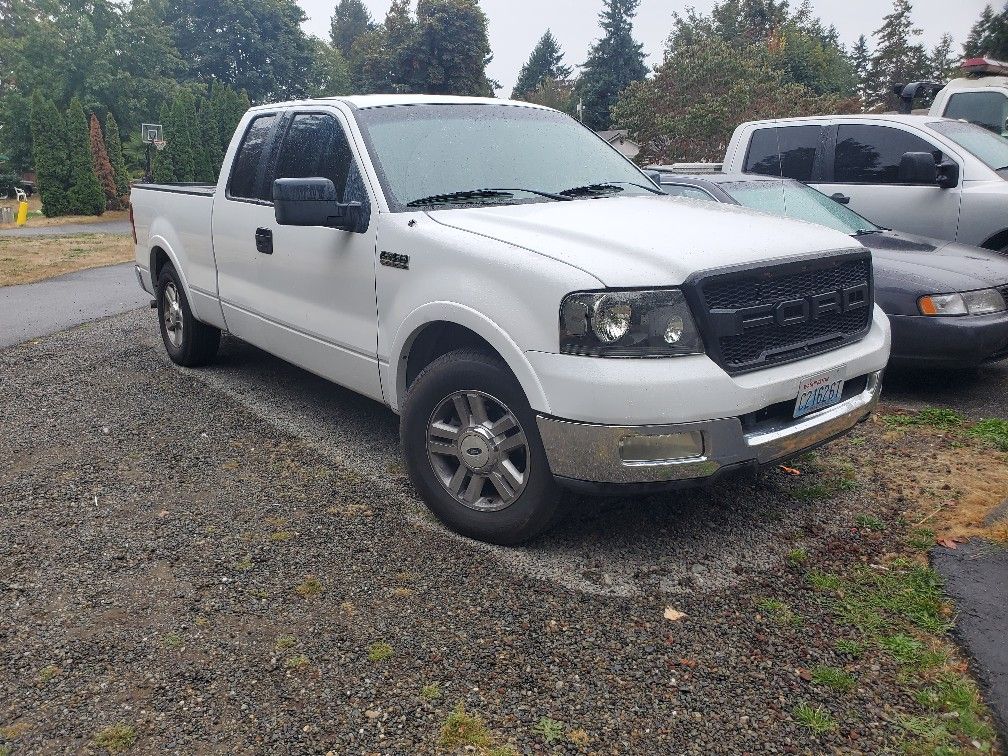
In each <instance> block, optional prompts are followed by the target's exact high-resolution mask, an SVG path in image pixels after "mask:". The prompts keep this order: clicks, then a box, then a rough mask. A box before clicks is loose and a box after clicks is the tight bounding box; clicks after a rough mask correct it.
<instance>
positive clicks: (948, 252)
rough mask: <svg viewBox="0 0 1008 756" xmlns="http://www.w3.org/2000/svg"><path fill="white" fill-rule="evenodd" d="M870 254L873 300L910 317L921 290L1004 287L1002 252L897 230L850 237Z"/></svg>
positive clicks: (1007, 267)
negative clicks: (873, 284) (872, 269)
mask: <svg viewBox="0 0 1008 756" xmlns="http://www.w3.org/2000/svg"><path fill="white" fill-rule="evenodd" d="M854 238H855V239H857V240H858V241H859V242H861V244H863V245H864V246H866V247H867V248H868V249H870V250H871V252H872V261H873V263H874V267H875V288H876V298H877V299H878V303H879V305H881V306H882V309H884V310H885V311H886V312H888V313H890V314H897V315H899V314H904V315H916V314H919V313H918V312H917V307H916V301H917V298H918V297H920V296H922V295H924V294H944V293H949V292H954V291H971V290H974V289H987V288H1000V287H1002V286H1005V285H1008V256H1006V255H1002V254H999V253H997V252H991V251H990V250H986V249H980V248H979V247H970V246H967V245H965V244H955V243H952V242H944V241H940V240H938V239H927V238H925V237H923V236H914V235H913V234H904V233H902V232H899V231H882V232H880V233H875V234H862V235H861V236H856V237H854Z"/></svg>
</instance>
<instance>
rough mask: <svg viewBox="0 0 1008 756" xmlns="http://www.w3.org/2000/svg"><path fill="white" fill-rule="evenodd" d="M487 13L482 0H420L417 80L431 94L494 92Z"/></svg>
mask: <svg viewBox="0 0 1008 756" xmlns="http://www.w3.org/2000/svg"><path fill="white" fill-rule="evenodd" d="M490 60H491V55H490V39H489V36H488V31H487V17H486V14H485V13H484V12H483V9H482V8H481V7H480V4H479V0H419V2H418V3H417V44H416V46H415V52H414V55H413V70H414V72H415V77H416V81H417V82H420V83H421V85H422V86H423V88H424V90H425V91H426V92H428V93H429V94H450V95H464V96H472V97H491V96H493V84H492V83H491V82H490V80H489V79H488V78H487V75H486V67H487V64H488V63H489V62H490Z"/></svg>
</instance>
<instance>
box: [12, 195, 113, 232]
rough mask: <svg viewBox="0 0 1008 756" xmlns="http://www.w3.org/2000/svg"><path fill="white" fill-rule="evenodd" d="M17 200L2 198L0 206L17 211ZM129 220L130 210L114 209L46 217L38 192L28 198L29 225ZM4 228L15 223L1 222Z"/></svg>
mask: <svg viewBox="0 0 1008 756" xmlns="http://www.w3.org/2000/svg"><path fill="white" fill-rule="evenodd" d="M17 206H18V203H17V200H12V199H0V207H11V208H14V211H15V212H17ZM125 220H129V211H127V210H114V211H109V212H106V213H103V214H101V215H62V216H59V217H57V218H46V217H45V216H44V215H42V200H41V199H40V198H39V196H38V195H37V194H35V195H32V196H31V197H29V198H28V225H29V226H65V225H67V224H70V223H74V224H76V223H112V222H114V221H125ZM2 228H16V225H15V224H13V223H0V229H2Z"/></svg>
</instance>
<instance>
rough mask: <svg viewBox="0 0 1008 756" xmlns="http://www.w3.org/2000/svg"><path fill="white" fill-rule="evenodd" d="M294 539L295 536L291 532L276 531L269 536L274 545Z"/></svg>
mask: <svg viewBox="0 0 1008 756" xmlns="http://www.w3.org/2000/svg"><path fill="white" fill-rule="evenodd" d="M293 537H294V534H293V533H292V532H290V531H289V530H274V531H273V532H272V533H270V534H269V539H270V540H271V541H273V543H283V542H284V541H289V540H291V539H292V538H293Z"/></svg>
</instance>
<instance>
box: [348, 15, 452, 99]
mask: <svg viewBox="0 0 1008 756" xmlns="http://www.w3.org/2000/svg"><path fill="white" fill-rule="evenodd" d="M409 7H410V3H409V0H393V2H392V5H391V7H390V8H389V11H388V14H387V15H386V16H385V21H384V22H383V23H382V24H380V25H378V26H375V27H373V28H372V29H370V30H369V31H367V32H365V33H364V34H363V35H362V36H361V37H360V38H359V39H358V40H357V42H356V43H355V44H354V47H353V49H352V52H351V55H352V57H353V61H352V68H351V74H350V78H351V80H352V82H353V89H354V91H356V92H361V93H367V92H393V93H409V92H423V91H425V90H426V88H427V87H426V82H424V81H423V80H422V78H421V76H420V74H419V73H418V70H417V69H418V65H419V55H420V37H419V30H418V24H417V22H416V21H414V20H413V17H412V16H411V15H410V10H409ZM432 41H433V42H434V43H435V44H437V43H438V42H437V40H432Z"/></svg>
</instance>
